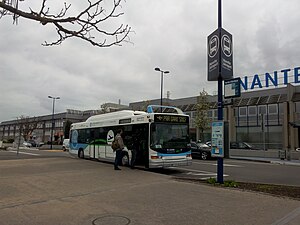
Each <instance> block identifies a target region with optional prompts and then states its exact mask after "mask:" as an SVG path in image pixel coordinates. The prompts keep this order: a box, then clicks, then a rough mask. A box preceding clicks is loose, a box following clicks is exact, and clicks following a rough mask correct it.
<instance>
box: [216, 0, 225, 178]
mask: <svg viewBox="0 0 300 225" xmlns="http://www.w3.org/2000/svg"><path fill="white" fill-rule="evenodd" d="M221 29H222V0H218V31H219V37H221ZM221 51H222V49H221V44H220V45H219V52H221ZM221 60H222V59H221V54H219V63H221ZM221 68H222V67H221V66H219V76H218V120H219V121H223V78H222V69H221ZM223 143H224V141H223ZM223 167H224V166H223V157H218V173H217V181H218V183H219V184H223V183H224V181H223V174H224V172H223Z"/></svg>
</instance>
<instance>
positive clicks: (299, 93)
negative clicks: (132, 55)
mask: <svg viewBox="0 0 300 225" xmlns="http://www.w3.org/2000/svg"><path fill="white" fill-rule="evenodd" d="M207 97H208V101H209V103H210V106H211V107H210V109H209V110H208V112H207V115H208V117H209V118H210V119H211V121H217V111H218V110H217V105H218V104H217V96H211V95H208V96H207ZM197 102H198V96H194V97H187V98H180V99H168V98H164V99H163V104H165V105H170V106H175V107H178V108H180V109H181V110H182V111H183V112H185V113H186V114H188V115H189V116H190V118H191V119H190V136H191V139H192V140H194V141H196V140H198V138H199V131H198V129H197V127H196V125H195V118H196V114H197V111H196V107H197ZM224 103H225V104H224V108H223V115H224V121H227V122H228V132H229V141H231V142H248V143H250V144H253V145H255V146H257V147H259V148H261V149H284V150H290V151H295V150H296V148H298V147H300V131H299V127H300V86H293V85H292V84H287V85H286V86H285V87H276V88H272V89H259V90H253V91H246V92H242V94H241V96H240V97H238V98H233V99H229V100H226V101H224ZM150 104H153V105H160V99H154V100H145V101H140V102H133V103H130V104H129V106H127V109H128V108H129V109H133V110H145V109H146V106H147V105H150ZM125 108H126V106H125ZM121 109H124V107H122V108H119V109H116V110H121ZM99 113H102V112H100V111H99V110H90V111H84V112H83V111H78V110H67V112H64V113H58V114H55V115H54V121H55V130H54V136H55V138H54V139H55V140H58V139H60V138H63V137H64V136H65V135H64V127H65V125H66V122H67V121H71V122H79V121H84V120H86V118H88V117H89V116H91V115H95V114H99ZM38 118H39V119H40V126H39V128H38V129H36V130H35V131H34V132H33V136H34V138H36V139H38V138H39V139H40V140H41V141H42V142H45V143H46V142H47V141H48V140H50V134H51V128H52V115H47V116H40V117H38ZM17 134H18V121H17V120H11V121H3V122H1V124H0V139H1V140H8V139H15V137H16V136H17ZM204 134H205V135H204V140H202V141H203V142H205V141H210V140H211V137H210V135H211V130H210V129H207V130H205V131H204Z"/></svg>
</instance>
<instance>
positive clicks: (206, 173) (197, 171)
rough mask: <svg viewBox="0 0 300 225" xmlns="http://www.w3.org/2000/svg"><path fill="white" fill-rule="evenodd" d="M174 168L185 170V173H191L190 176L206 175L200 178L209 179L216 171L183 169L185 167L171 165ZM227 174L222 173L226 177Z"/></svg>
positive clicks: (214, 175) (215, 175) (215, 174)
mask: <svg viewBox="0 0 300 225" xmlns="http://www.w3.org/2000/svg"><path fill="white" fill-rule="evenodd" d="M172 168H174V169H179V170H183V171H187V173H186V174H187V175H192V176H206V177H204V178H201V179H204V180H206V179H209V178H211V177H217V173H213V172H210V171H202V170H193V169H185V168H178V167H172ZM228 176H229V175H227V174H223V177H228Z"/></svg>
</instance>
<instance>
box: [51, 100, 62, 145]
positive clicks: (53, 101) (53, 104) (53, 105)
mask: <svg viewBox="0 0 300 225" xmlns="http://www.w3.org/2000/svg"><path fill="white" fill-rule="evenodd" d="M48 98H51V99H52V128H51V137H50V141H51V150H52V140H53V139H52V138H53V130H54V107H55V100H56V99H60V97H52V96H50V95H48Z"/></svg>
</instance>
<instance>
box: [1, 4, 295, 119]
mask: <svg viewBox="0 0 300 225" xmlns="http://www.w3.org/2000/svg"><path fill="white" fill-rule="evenodd" d="M66 1H69V2H73V3H72V4H73V5H72V7H75V8H76V7H77V8H80V5H78V3H76V2H78V1H77V0H75V1H74V0H73V1H71V0H66ZM80 1H84V0H80ZM105 1H106V2H109V1H110V0H105ZM60 2H61V1H60ZM222 2H223V24H222V25H223V28H224V29H226V30H227V31H228V32H230V33H231V34H232V35H233V45H234V49H233V56H234V76H235V77H237V76H244V75H254V74H256V73H265V72H273V71H274V70H281V69H284V68H294V67H297V66H300V62H299V58H300V30H299V21H300V13H299V10H300V1H299V0H288V1H282V0H263V1H262V0H251V1H241V0H223V1H222ZM217 4H218V1H217V0H126V2H125V3H123V8H122V10H123V11H124V13H125V14H124V15H123V16H122V17H119V18H118V19H117V21H115V22H114V25H115V23H116V22H117V23H120V24H121V23H124V24H128V25H129V26H131V27H132V30H133V31H134V32H132V33H131V34H130V40H131V42H132V44H130V43H124V44H123V46H122V47H118V46H114V47H110V48H105V49H104V48H97V47H93V46H92V45H90V44H88V43H86V42H84V41H81V40H76V39H69V40H66V41H65V42H63V43H62V44H61V45H60V46H54V47H43V46H42V45H41V44H42V43H43V42H44V41H51V40H55V38H56V33H55V31H53V30H52V29H50V28H48V27H47V26H42V25H40V24H39V23H37V22H34V21H30V20H25V19H22V18H21V19H19V21H18V25H17V26H16V25H13V24H12V18H11V17H8V16H7V17H3V18H2V19H1V20H0V62H1V63H0V78H1V82H0V84H1V86H0V93H1V94H0V109H1V110H0V122H1V121H4V120H13V119H15V118H16V117H18V116H20V115H25V116H39V115H47V114H51V113H52V101H51V99H49V98H48V95H52V96H60V98H61V99H60V100H58V101H57V102H56V105H55V112H64V111H65V110H66V109H78V110H88V109H99V108H100V105H101V104H103V103H106V102H114V103H117V102H118V101H119V99H120V100H121V104H129V103H130V102H136V101H143V100H149V99H159V98H160V73H159V72H157V71H154V68H155V67H160V68H161V69H162V70H169V71H170V74H167V75H165V77H164V97H166V93H167V91H169V92H170V98H171V99H176V98H184V97H191V96H196V95H198V94H199V92H200V91H202V90H203V89H205V90H206V91H207V92H208V93H209V94H214V93H216V91H217V84H216V82H212V81H210V82H208V81H207V48H206V43H207V36H208V35H209V34H210V33H212V32H213V31H214V30H215V29H216V28H217V25H218V24H217V12H218V7H217ZM112 25H113V24H111V26H112Z"/></svg>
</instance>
